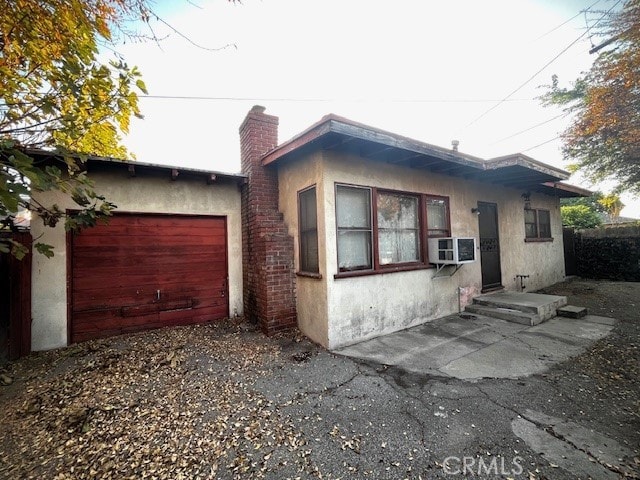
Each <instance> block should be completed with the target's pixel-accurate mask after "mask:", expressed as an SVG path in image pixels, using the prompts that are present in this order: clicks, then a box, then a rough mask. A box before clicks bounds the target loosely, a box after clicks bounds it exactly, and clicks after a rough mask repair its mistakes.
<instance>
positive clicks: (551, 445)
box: [511, 418, 619, 480]
mask: <svg viewBox="0 0 640 480" xmlns="http://www.w3.org/2000/svg"><path fill="white" fill-rule="evenodd" d="M511 428H512V430H513V433H515V434H516V435H517V436H518V437H520V438H521V439H522V440H524V442H525V443H526V444H527V445H528V446H529V448H531V449H532V450H534V451H535V452H537V453H539V454H540V455H544V458H546V459H547V461H548V462H549V463H552V464H554V465H557V466H559V467H560V468H562V469H564V470H566V471H567V472H571V473H572V474H574V475H576V476H577V477H579V478H598V479H611V480H614V479H617V478H619V476H618V475H617V474H616V473H614V472H612V471H611V470H609V469H607V468H605V467H604V466H602V465H601V464H599V463H595V462H592V461H591V460H590V459H589V455H587V454H586V453H585V452H582V451H580V450H577V449H576V448H574V447H573V446H571V445H570V444H569V443H567V442H564V441H562V440H560V439H559V438H556V437H555V436H553V435H551V434H550V433H547V432H545V431H544V430H542V429H540V428H538V427H537V426H536V424H535V423H533V422H530V421H528V420H525V419H524V418H516V419H515V420H513V421H512V422H511Z"/></svg>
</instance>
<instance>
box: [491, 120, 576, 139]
mask: <svg viewBox="0 0 640 480" xmlns="http://www.w3.org/2000/svg"><path fill="white" fill-rule="evenodd" d="M560 117H564V113H561V114H559V115H556V116H555V117H553V118H550V119H548V120H545V121H544V122H540V123H536V124H535V125H532V126H530V127H528V128H525V129H524V130H520V131H519V132H516V133H514V134H512V135H509V136H508V137H504V138H501V139H500V140H496V141H495V142H493V143H492V144H491V145H495V144H496V143H500V142H504V141H505V140H509V139H510V138H513V137H517V136H518V135H522V134H523V133H526V132H529V131H531V130H533V129H534V128H538V127H541V126H542V125H546V124H547V123H551V122H553V121H554V120H557V119H558V118H560Z"/></svg>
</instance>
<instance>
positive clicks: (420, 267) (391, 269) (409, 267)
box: [333, 263, 434, 279]
mask: <svg viewBox="0 0 640 480" xmlns="http://www.w3.org/2000/svg"><path fill="white" fill-rule="evenodd" d="M431 268H434V267H433V265H425V264H422V263H421V264H420V265H403V266H399V267H386V268H380V269H378V270H355V271H353V272H339V273H336V274H335V275H334V276H333V278H336V279H338V278H351V277H366V276H369V275H383V274H385V273H395V272H411V271H413V270H428V269H431Z"/></svg>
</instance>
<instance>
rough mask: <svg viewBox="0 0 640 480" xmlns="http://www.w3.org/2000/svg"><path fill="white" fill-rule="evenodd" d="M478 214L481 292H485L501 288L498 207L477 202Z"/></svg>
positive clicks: (493, 204)
mask: <svg viewBox="0 0 640 480" xmlns="http://www.w3.org/2000/svg"><path fill="white" fill-rule="evenodd" d="M478 212H479V213H480V216H479V217H478V223H479V227H480V265H481V270H482V291H483V292H487V291H490V290H497V289H499V288H503V287H502V271H501V268H500V238H499V235H498V206H497V205H496V204H495V203H487V202H478Z"/></svg>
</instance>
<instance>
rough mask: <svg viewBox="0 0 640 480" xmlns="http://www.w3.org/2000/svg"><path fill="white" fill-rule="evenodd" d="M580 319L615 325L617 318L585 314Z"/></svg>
mask: <svg viewBox="0 0 640 480" xmlns="http://www.w3.org/2000/svg"><path fill="white" fill-rule="evenodd" d="M582 320H584V321H585V322H593V323H601V324H602V325H611V326H613V325H615V324H616V323H618V320H616V319H615V318H610V317H599V316H597V315H587V316H586V317H584V318H583V319H582Z"/></svg>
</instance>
